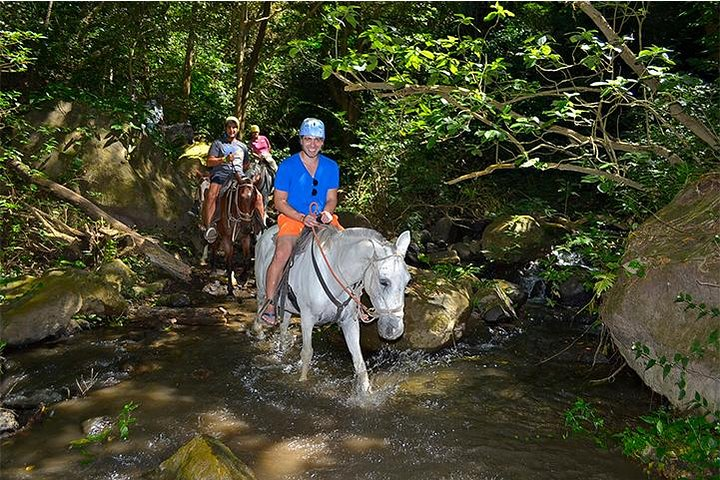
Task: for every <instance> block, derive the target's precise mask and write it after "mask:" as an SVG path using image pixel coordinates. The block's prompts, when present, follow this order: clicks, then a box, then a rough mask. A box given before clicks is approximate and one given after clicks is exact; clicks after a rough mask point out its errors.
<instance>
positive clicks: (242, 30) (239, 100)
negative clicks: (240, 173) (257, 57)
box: [234, 2, 248, 137]
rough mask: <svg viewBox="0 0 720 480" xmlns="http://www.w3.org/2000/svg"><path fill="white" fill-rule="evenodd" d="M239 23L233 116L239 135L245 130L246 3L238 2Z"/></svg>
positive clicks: (236, 38) (237, 17) (236, 31)
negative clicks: (238, 122) (238, 123)
mask: <svg viewBox="0 0 720 480" xmlns="http://www.w3.org/2000/svg"><path fill="white" fill-rule="evenodd" d="M236 19H237V21H238V22H239V25H237V26H236V28H234V30H235V35H236V36H235V116H236V117H237V118H238V120H239V121H240V125H238V127H239V131H240V132H241V133H240V137H242V132H244V131H245V105H244V104H243V90H244V88H245V87H244V82H245V75H244V74H243V66H244V64H245V47H246V45H247V36H248V4H247V3H245V2H239V4H238V14H237V16H236Z"/></svg>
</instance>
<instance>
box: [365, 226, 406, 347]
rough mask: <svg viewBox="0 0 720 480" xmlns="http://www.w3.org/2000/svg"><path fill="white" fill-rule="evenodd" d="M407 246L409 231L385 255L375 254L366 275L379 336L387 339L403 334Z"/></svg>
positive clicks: (367, 289)
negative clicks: (376, 317)
mask: <svg viewBox="0 0 720 480" xmlns="http://www.w3.org/2000/svg"><path fill="white" fill-rule="evenodd" d="M408 245H410V232H409V231H405V232H403V233H402V234H401V235H400V236H399V237H398V239H397V242H395V245H394V246H392V247H390V246H388V247H386V248H385V249H384V250H385V251H384V252H382V253H381V252H377V251H376V252H375V257H373V259H372V260H371V264H370V267H369V268H368V269H367V271H366V272H365V278H364V283H365V291H366V292H367V294H368V296H369V297H370V301H371V302H372V304H373V307H374V308H375V313H376V315H377V316H378V334H379V335H380V336H381V337H382V338H384V339H386V340H395V339H396V338H399V337H400V335H402V334H403V332H404V331H405V325H404V324H403V315H404V308H405V287H406V286H407V284H408V282H409V281H410V274H409V273H408V270H407V265H405V253H406V252H407V248H408Z"/></svg>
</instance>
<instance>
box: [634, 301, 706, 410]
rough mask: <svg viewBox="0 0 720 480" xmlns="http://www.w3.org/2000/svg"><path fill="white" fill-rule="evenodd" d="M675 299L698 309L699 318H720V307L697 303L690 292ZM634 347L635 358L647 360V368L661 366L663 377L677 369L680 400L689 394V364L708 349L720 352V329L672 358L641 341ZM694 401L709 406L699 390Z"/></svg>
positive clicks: (695, 340)
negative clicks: (653, 349) (656, 352)
mask: <svg viewBox="0 0 720 480" xmlns="http://www.w3.org/2000/svg"><path fill="white" fill-rule="evenodd" d="M675 301H676V302H678V303H684V304H685V311H689V310H697V317H696V319H697V320H700V319H701V318H703V317H705V316H708V315H709V316H710V318H712V319H716V318H720V308H718V307H716V306H713V307H708V306H707V305H706V304H705V303H700V304H697V303H696V302H695V301H694V300H693V298H692V296H691V295H690V294H687V293H680V294H679V295H678V296H677V298H676V299H675ZM632 349H633V351H634V352H635V359H636V360H637V359H640V358H642V359H643V361H644V362H645V370H649V369H651V368H653V367H658V368H661V369H662V377H663V379H665V378H667V376H668V375H669V374H670V373H671V372H672V371H673V370H676V371H677V372H678V375H677V380H676V382H675V384H676V385H677V387H678V400H683V399H685V397H686V396H687V390H686V387H687V368H688V365H689V364H690V362H691V361H693V360H697V359H701V358H703V357H704V356H705V354H706V353H707V351H708V350H715V351H716V352H720V329H717V328H716V329H714V330H712V331H711V332H710V333H709V334H708V336H707V337H706V338H697V339H694V340H693V342H692V344H691V345H690V351H689V353H687V354H685V353H682V352H676V353H675V354H674V355H673V357H672V359H670V358H668V357H667V356H665V355H661V356H660V357H657V355H655V354H654V353H653V352H652V351H651V350H650V347H648V346H647V345H645V344H643V343H641V342H635V343H634V344H633V347H632ZM692 403H694V404H697V406H698V407H704V408H707V406H708V403H707V400H705V399H704V398H701V397H700V396H699V395H698V394H697V392H695V397H694V398H693V400H692Z"/></svg>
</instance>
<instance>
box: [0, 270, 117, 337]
mask: <svg viewBox="0 0 720 480" xmlns="http://www.w3.org/2000/svg"><path fill="white" fill-rule="evenodd" d="M118 262H119V263H118ZM121 264H122V262H120V261H119V260H117V261H116V262H113V263H112V264H111V265H110V266H109V267H107V269H106V270H103V269H100V270H99V271H98V272H89V271H85V270H77V269H58V270H51V271H49V272H47V273H46V274H45V275H43V277H42V278H39V279H33V280H30V281H29V282H30V284H29V285H28V286H27V290H26V291H25V293H24V294H23V295H21V296H19V297H17V298H14V299H13V300H12V301H11V302H8V303H7V304H4V305H2V306H1V307H0V337H2V338H3V339H4V340H6V341H7V342H8V344H9V345H24V344H28V343H33V342H37V341H40V340H43V339H46V338H48V337H53V336H57V335H61V334H64V333H66V332H70V331H72V330H73V329H75V328H76V327H77V322H76V321H75V320H74V319H73V317H74V316H75V315H76V314H95V315H100V316H116V315H120V314H121V313H123V312H124V311H125V310H126V309H127V302H126V301H125V299H123V297H122V296H121V295H120V287H121V286H122V285H123V284H125V282H126V281H127V272H125V271H123V269H122V268H121V267H120V265H121Z"/></svg>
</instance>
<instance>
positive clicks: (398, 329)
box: [378, 317, 405, 340]
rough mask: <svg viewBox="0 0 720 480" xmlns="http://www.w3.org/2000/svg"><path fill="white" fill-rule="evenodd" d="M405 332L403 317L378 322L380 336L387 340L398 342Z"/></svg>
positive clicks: (381, 319)
mask: <svg viewBox="0 0 720 480" xmlns="http://www.w3.org/2000/svg"><path fill="white" fill-rule="evenodd" d="M404 331H405V326H404V324H403V319H402V317H381V318H380V319H379V320H378V334H379V335H380V336H381V337H382V338H384V339H385V340H396V339H398V338H400V336H401V335H402V334H403V332H404Z"/></svg>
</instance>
